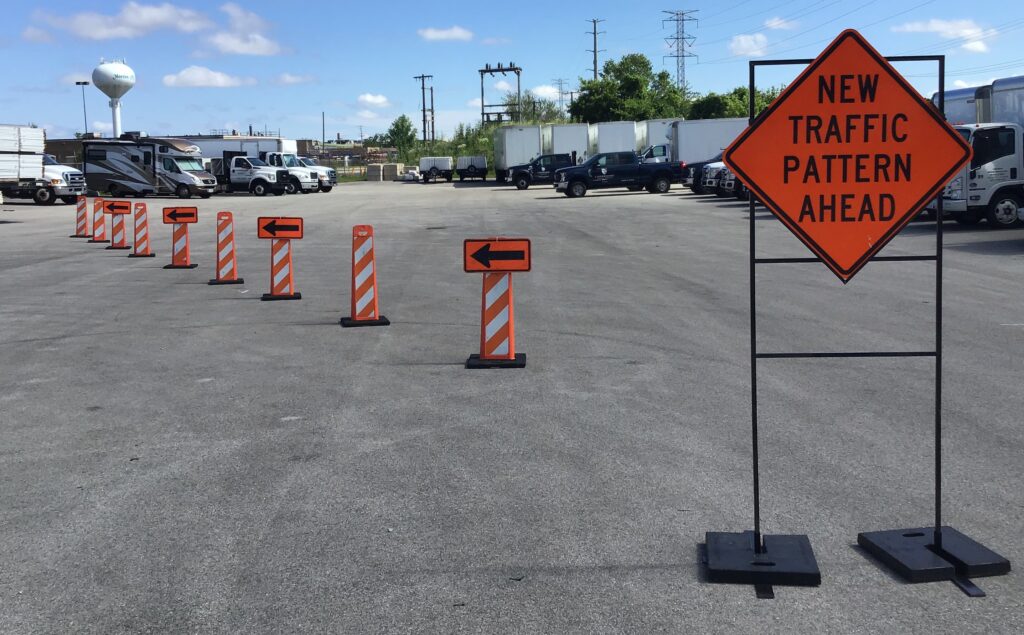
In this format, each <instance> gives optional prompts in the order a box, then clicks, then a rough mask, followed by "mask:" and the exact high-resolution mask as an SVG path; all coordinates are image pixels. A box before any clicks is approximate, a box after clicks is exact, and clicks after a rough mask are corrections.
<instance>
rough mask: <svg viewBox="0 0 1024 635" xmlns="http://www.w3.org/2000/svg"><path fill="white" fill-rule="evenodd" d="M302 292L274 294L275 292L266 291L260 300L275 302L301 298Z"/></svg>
mask: <svg viewBox="0 0 1024 635" xmlns="http://www.w3.org/2000/svg"><path fill="white" fill-rule="evenodd" d="M301 299H302V294H301V293H287V294H283V295H274V294H273V293H264V294H263V296H262V297H261V298H260V300H263V301H264V302H274V301H276V300H301Z"/></svg>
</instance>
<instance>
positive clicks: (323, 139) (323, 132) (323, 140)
mask: <svg viewBox="0 0 1024 635" xmlns="http://www.w3.org/2000/svg"><path fill="white" fill-rule="evenodd" d="M326 147H327V116H326V115H325V114H324V111H322V110H321V111H320V152H321V153H323V152H324V149H325V148H326Z"/></svg>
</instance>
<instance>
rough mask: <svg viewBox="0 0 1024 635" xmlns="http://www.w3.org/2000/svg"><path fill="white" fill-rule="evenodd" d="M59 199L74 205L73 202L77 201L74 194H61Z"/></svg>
mask: <svg viewBox="0 0 1024 635" xmlns="http://www.w3.org/2000/svg"><path fill="white" fill-rule="evenodd" d="M60 200H62V201H64V202H65V203H67V204H68V205H74V204H75V203H77V202H78V198H76V197H74V196H62V197H60Z"/></svg>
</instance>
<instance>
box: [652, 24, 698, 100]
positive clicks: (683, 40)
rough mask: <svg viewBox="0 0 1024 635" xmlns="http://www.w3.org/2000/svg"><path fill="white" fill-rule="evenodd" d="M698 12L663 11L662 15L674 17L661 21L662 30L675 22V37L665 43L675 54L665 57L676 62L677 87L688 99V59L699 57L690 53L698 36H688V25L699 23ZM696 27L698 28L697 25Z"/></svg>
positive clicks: (667, 39) (669, 38) (666, 39)
mask: <svg viewBox="0 0 1024 635" xmlns="http://www.w3.org/2000/svg"><path fill="white" fill-rule="evenodd" d="M697 11H698V9H692V10H686V11H662V13H667V14H668V15H670V16H672V17H670V18H665V19H664V20H662V21H661V26H662V28H664V26H665V23H666V22H675V25H676V33H675V35H673V36H670V37H667V38H665V42H666V43H667V44H668V45H669V46H671V47H672V50H673V53H672V54H671V55H666V56H665V57H672V58H675V60H676V86H677V87H678V88H679V90H680V91H682V93H683V97H686V95H687V93H688V92H689V88H688V87H687V85H686V58H688V57H697V56H696V55H694V54H693V53H691V52H690V48H691V47H692V46H693V42H694V41H695V40H696V39H697V36H695V35H687V34H686V23H687V22H694V23H696V22H697V18H696V17H695V15H696V13H697ZM694 26H696V24H695V25H694ZM662 59H664V58H662Z"/></svg>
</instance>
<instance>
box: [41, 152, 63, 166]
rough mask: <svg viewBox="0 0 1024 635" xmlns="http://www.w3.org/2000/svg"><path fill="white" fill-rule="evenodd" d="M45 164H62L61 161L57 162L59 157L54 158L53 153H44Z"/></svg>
mask: <svg viewBox="0 0 1024 635" xmlns="http://www.w3.org/2000/svg"><path fill="white" fill-rule="evenodd" d="M43 165H60V163H57V159H54V158H53V155H52V154H44V155H43Z"/></svg>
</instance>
